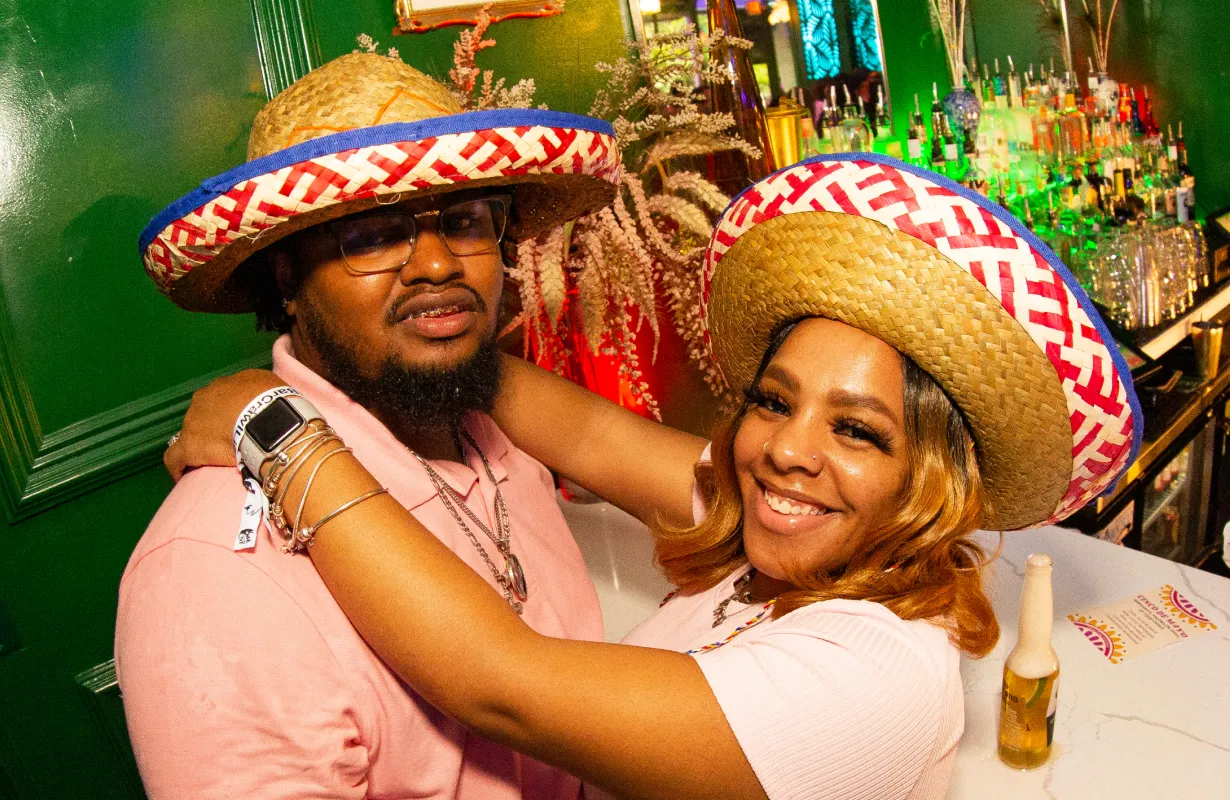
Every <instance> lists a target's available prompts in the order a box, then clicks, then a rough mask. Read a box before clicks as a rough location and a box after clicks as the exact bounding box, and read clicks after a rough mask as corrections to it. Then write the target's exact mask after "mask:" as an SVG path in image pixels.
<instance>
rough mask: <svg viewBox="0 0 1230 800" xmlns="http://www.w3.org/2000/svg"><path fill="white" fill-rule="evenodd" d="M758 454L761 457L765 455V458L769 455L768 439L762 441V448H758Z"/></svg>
mask: <svg viewBox="0 0 1230 800" xmlns="http://www.w3.org/2000/svg"><path fill="white" fill-rule="evenodd" d="M760 453H761V455H766V456H767V455H768V454H769V440H768V439H765V440H764V447H762V448H760Z"/></svg>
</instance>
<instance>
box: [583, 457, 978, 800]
mask: <svg viewBox="0 0 1230 800" xmlns="http://www.w3.org/2000/svg"><path fill="white" fill-rule="evenodd" d="M707 457H708V451H707V450H706V452H705V455H704V457H703V458H707ZM695 507H696V515H697V517H698V518H700V517H701V516H703V514H704V504H703V502H701V501H700V498H699V496H698V497H697V498H696V503H695ZM745 572H746V570H744V569H740V570H737V571H736V572H735V573H734V574H732V575H730V577H728V578H727V579H726V580H724V581H722V582H721V583H720V584H718V585H717V586H715V587H713V588H712V589H710V590H708V591H706V592H701V593H700V594H696V595H691V596H682V595H676V596H675V597H673V598H671V599H670V600H669V601H668V602H666V603H665V604H664V605H663V606H662V608H660V609H659V610H658V611H657V613H655V614H654V615H653V616H651V617H650V618H649V619H647V620H646V621H645V622H643V623H641V624H640V625H639V626H638V627H637V628H636V629H635V630H633V631H632V632H631V633H629V634H628V635H627V636H626V637H624V639H623V643H624V644H632V645H640V646H642V647H656V648H661V649H665V650H676V651H682V652H690V653H692V656H693V658H695V659H696V663H697V664H698V665H700V668H701V671H702V672H703V673H704V675H705V679H706V680H707V681H708V682H709V688H710V689H712V690H713V694H714V696H715V697H716V698H717V701H718V704H719V705H721V707H722V711H723V712H724V713H725V715H726V720H727V722H729V723H730V727H731V729H732V730H733V731H734V733H735V737H736V738H737V739H738V740H739V745H740V747H742V748H743V752H744V754H745V755H746V756H747V759H748V761H749V762H750V763H751V765H752V769H753V770H755V772H756V777H757V778H759V779H760V784H761V786H763V787H764V790H765V792H766V793H767V794H768V795H769V798H770V800H820V798H840V799H841V800H860V799H861V798H866V800H893V798H909V800H921V799H922V798H942V797H944V794H945V792H946V790H947V788H948V779H949V776H950V775H951V773H952V766H953V761H954V759H955V757H956V751H957V742H958V741H959V740H960V738H961V731H962V730H963V729H964V725H965V719H964V695H963V693H962V689H961V674H960V671H959V666H960V654H959V652H958V651H957V649H956V647H954V646H953V645H952V644H951V643H950V642H949V640H948V634H947V632H946V631H945V630H944V629H943V628H940V627H939V626H937V625H933V624H931V623H929V622H926V621H923V620H914V621H909V622H907V621H905V620H902V619H900V618H899V617H897V616H896V615H895V614H893V613H892V612H891V611H889V610H888V609H887V608H885V607H884V606H882V605H880V604H878V603H870V602H866V601H862V600H828V601H825V602H822V603H814V604H812V605H810V606H807V607H805V608H800V609H798V610H797V611H793V612H791V613H789V614H787V615H786V616H784V617H782V618H781V619H777V620H774V619H773V618H772V616H771V613H770V612H769V610H768V609H767V608H766V606H765V605H764V604H755V605H750V606H748V605H743V604H741V603H739V601H738V600H734V601H732V602H731V603H730V604H729V605H728V606H727V607H726V612H727V618H726V620H725V622H723V623H722V624H720V625H718V626H717V627H716V628H715V627H713V611H714V609H715V608H717V607H718V605H719V604H720V603H721V602H722V601H723V600H725V599H726V598H728V597H730V596H731V594H732V593H733V591H734V583H735V581H736V580H738V578H739V577H741V576H742V575H743V574H744V573H745ZM749 625H750V627H749ZM594 794H595V793H593V790H592V789H591V788H590V787H586V797H587V798H588V797H593V796H594Z"/></svg>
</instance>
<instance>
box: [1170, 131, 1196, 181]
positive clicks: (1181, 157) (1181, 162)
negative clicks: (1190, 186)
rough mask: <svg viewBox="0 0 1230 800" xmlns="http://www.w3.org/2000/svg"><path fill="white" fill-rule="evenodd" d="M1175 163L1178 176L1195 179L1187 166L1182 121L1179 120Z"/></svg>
mask: <svg viewBox="0 0 1230 800" xmlns="http://www.w3.org/2000/svg"><path fill="white" fill-rule="evenodd" d="M1175 161H1176V163H1177V165H1178V168H1179V175H1180V176H1181V177H1184V178H1191V177H1195V176H1194V175H1193V174H1192V168H1191V167H1190V166H1188V164H1187V141H1186V140H1185V139H1184V138H1183V121H1182V120H1179V138H1178V140H1177V141H1176V143H1175Z"/></svg>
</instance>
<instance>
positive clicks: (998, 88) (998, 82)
mask: <svg viewBox="0 0 1230 800" xmlns="http://www.w3.org/2000/svg"><path fill="white" fill-rule="evenodd" d="M995 107H996V108H998V109H999V110H1000V111H1003V110H1004V109H1006V108H1007V107H1008V83H1007V81H1005V80H1004V76H1003V75H1001V74H1000V73H999V59H998V58H997V59H995Z"/></svg>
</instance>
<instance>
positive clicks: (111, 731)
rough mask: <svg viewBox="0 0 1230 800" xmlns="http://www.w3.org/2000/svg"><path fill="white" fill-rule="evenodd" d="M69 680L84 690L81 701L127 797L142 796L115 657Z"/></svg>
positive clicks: (143, 794) (142, 791) (135, 798)
mask: <svg viewBox="0 0 1230 800" xmlns="http://www.w3.org/2000/svg"><path fill="white" fill-rule="evenodd" d="M73 682H74V683H76V684H77V685H78V686H80V687H81V688H82V689H84V690H85V704H86V706H87V707H88V708H89V710H90V715H91V716H92V717H93V718H94V723H95V725H97V727H98V731H99V733H101V734H102V735H103V737H104V738H105V739H106V742H107V746H108V748H109V749H110V751H111V755H112V757H113V758H114V759H115V763H116V765H117V766H118V768H119V772H120V774H121V775H122V776H123V781H124V783H125V784H127V789H128V794H127V797H129V798H132V800H137V798H144V797H145V791H144V789H143V788H142V786H141V775H140V773H139V772H138V771H137V762H136V759H135V758H134V757H133V754H132V747H131V745H130V744H129V741H128V725H127V724H126V723H125V721H124V706H123V704H122V703H121V702H120V683H119V679H118V678H117V677H116V674H115V659H114V658H111V659H108V660H106V661H104V662H103V663H101V664H96V665H95V666H93V667H90V668H89V669H87V670H83V671H81V672H79V673H77V675H76V676H74V678H73Z"/></svg>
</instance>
